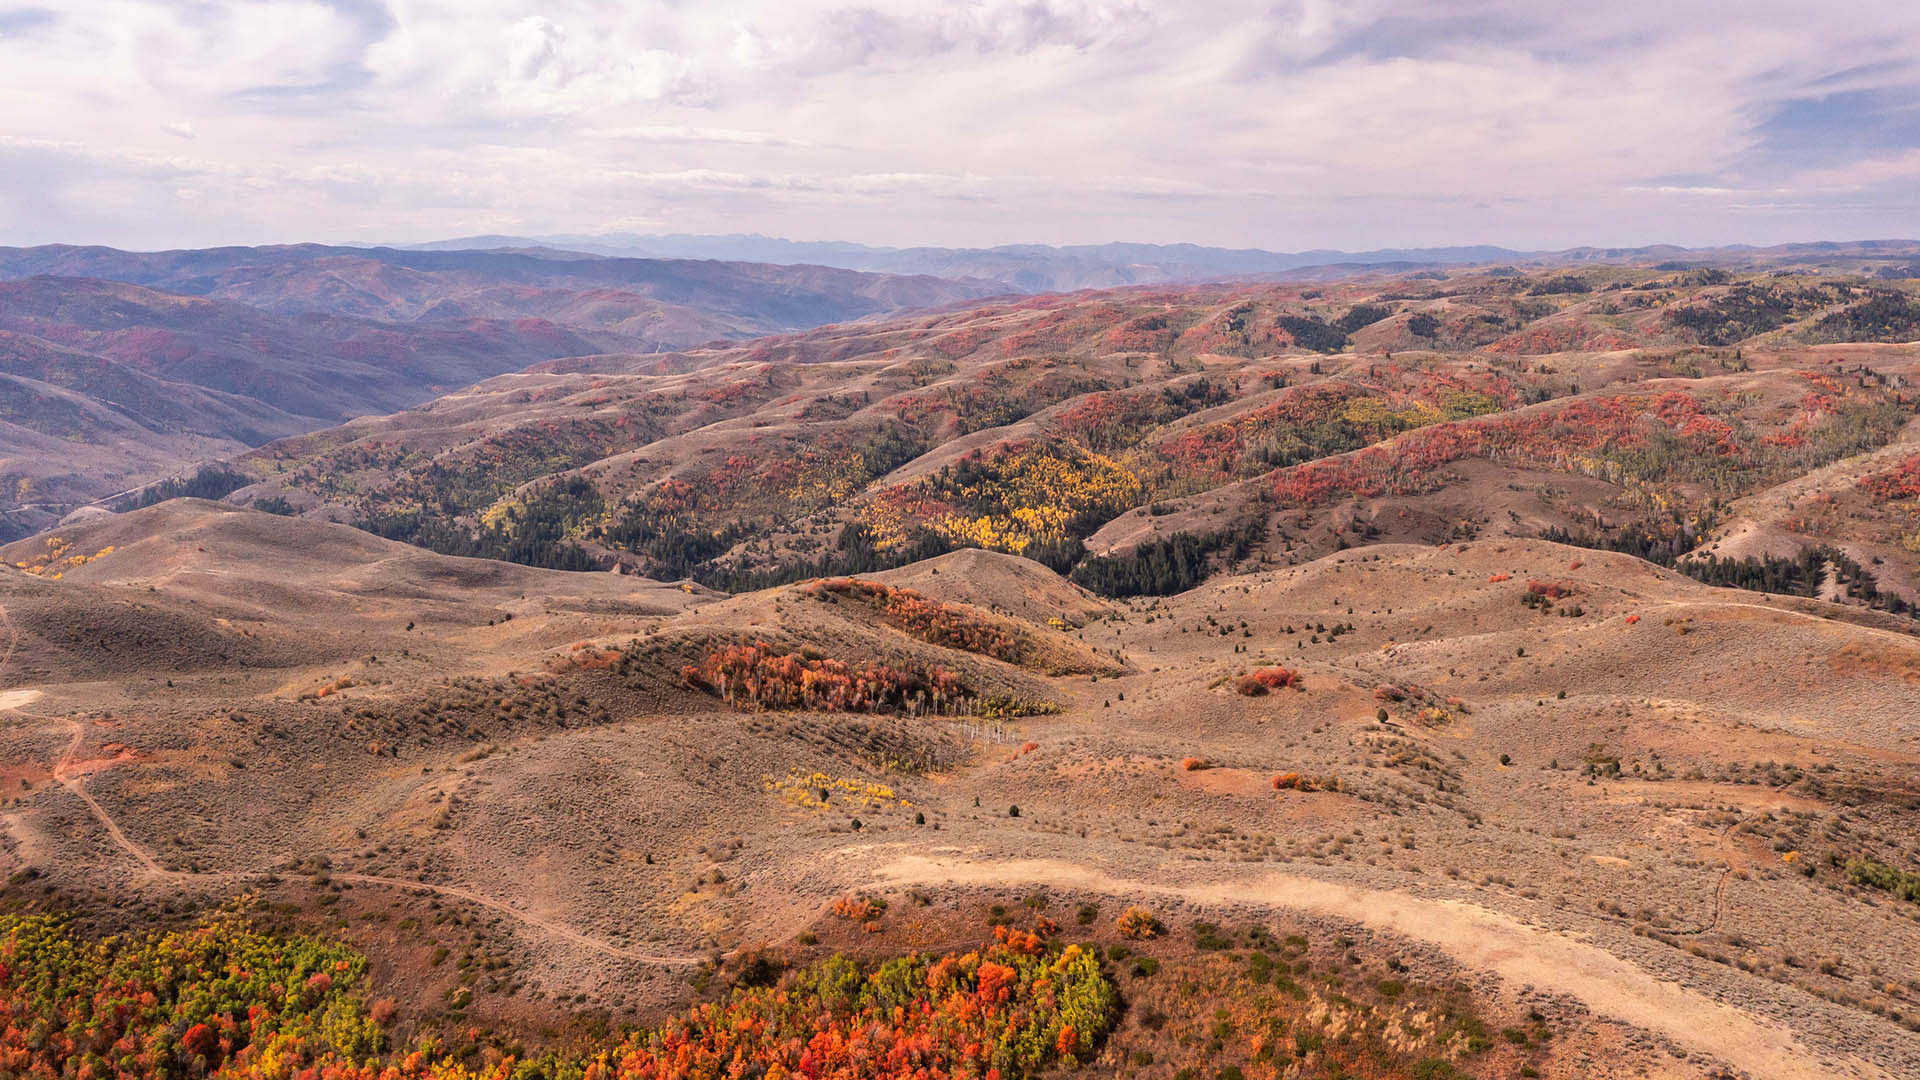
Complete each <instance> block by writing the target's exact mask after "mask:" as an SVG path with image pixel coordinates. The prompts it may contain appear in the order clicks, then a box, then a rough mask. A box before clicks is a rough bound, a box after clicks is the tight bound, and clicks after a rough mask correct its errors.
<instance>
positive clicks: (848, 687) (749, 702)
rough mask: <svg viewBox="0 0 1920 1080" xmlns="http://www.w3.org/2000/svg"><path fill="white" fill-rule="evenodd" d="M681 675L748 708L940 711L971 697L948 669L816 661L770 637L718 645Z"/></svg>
mask: <svg viewBox="0 0 1920 1080" xmlns="http://www.w3.org/2000/svg"><path fill="white" fill-rule="evenodd" d="M680 674H681V675H682V676H683V677H685V679H686V680H687V682H688V683H690V684H692V685H694V686H698V687H702V688H705V689H707V690H710V691H712V692H714V693H716V694H718V695H720V696H721V697H723V698H725V699H726V700H727V703H728V704H730V705H733V706H734V707H736V708H747V709H816V710H819V711H822V712H895V711H917V710H920V709H931V710H933V711H935V712H940V711H943V710H945V709H946V708H947V707H948V706H958V705H962V704H964V703H966V702H967V701H969V700H970V695H969V694H968V692H967V688H966V687H965V686H964V685H963V684H962V683H961V682H960V680H959V678H958V677H956V676H955V675H953V674H952V673H951V672H948V671H947V670H945V669H944V668H939V667H935V668H932V669H930V670H925V671H922V670H918V669H908V668H898V667H890V666H888V665H886V664H877V663H873V662H871V661H864V662H862V663H859V664H848V663H844V662H842V661H839V660H834V659H831V658H821V659H810V658H807V657H804V656H801V655H799V654H798V653H791V652H786V651H784V650H781V649H779V648H776V647H775V646H773V645H770V644H768V643H766V642H764V641H762V642H755V643H754V644H751V645H728V646H726V647H725V648H722V649H717V650H715V651H713V652H710V653H708V654H707V655H706V656H705V657H704V658H703V659H702V660H701V661H700V663H698V664H688V665H687V666H686V667H684V668H682V669H681V670H680Z"/></svg>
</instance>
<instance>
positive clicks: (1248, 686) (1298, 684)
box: [1233, 667, 1307, 697]
mask: <svg viewBox="0 0 1920 1080" xmlns="http://www.w3.org/2000/svg"><path fill="white" fill-rule="evenodd" d="M1233 688H1234V690H1235V691H1237V692H1239V693H1240V694H1243V695H1245V696H1247V697H1259V696H1260V695H1262V694H1265V693H1269V692H1271V691H1274V690H1283V689H1289V688H1290V689H1294V690H1305V689H1306V688H1307V684H1306V680H1305V679H1303V678H1301V676H1300V673H1299V672H1297V671H1295V670H1293V669H1292V668H1284V667H1264V668H1260V669H1259V670H1257V671H1251V672H1248V673H1247V674H1245V675H1242V676H1240V680H1239V681H1238V682H1236V683H1234V684H1233Z"/></svg>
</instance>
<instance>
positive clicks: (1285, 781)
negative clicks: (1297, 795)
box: [1273, 772, 1340, 791]
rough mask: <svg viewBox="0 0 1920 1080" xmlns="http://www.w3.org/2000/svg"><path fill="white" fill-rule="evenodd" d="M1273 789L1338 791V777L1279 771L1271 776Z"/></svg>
mask: <svg viewBox="0 0 1920 1080" xmlns="http://www.w3.org/2000/svg"><path fill="white" fill-rule="evenodd" d="M1273 790H1275V791H1339V790H1340V778H1339V777H1337V776H1302V775H1300V774H1299V773H1295V772H1286V773H1281V774H1280V775H1278V776H1276V777H1274V778H1273Z"/></svg>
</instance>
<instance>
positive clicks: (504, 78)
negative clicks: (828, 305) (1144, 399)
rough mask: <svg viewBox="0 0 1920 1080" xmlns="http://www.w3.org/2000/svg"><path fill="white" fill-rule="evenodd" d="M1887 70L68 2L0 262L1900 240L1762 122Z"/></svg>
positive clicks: (1266, 41) (939, 15) (1875, 14)
mask: <svg viewBox="0 0 1920 1080" xmlns="http://www.w3.org/2000/svg"><path fill="white" fill-rule="evenodd" d="M723 8H724V10H721V9H723ZM1915 57H1920V5H1895V4H1887V3H1882V2H1879V0H1832V2H1830V3H1829V4H1827V5H1826V6H1825V7H1824V8H1823V9H1822V12H1821V14H1820V16H1819V17H1817V18H1815V17H1812V16H1809V15H1808V14H1807V13H1806V10H1805V8H1804V5H1801V4H1799V3H1797V2H1793V3H1789V2H1787V0H1751V2H1750V3H1748V4H1747V5H1745V7H1744V8H1743V15H1742V17H1741V18H1739V19H1730V18H1727V17H1726V16H1725V14H1724V11H1723V10H1721V9H1720V7H1719V6H1718V5H1714V4H1708V3H1704V2H1691V3H1690V2H1687V0H1663V2H1659V3H1655V2H1653V0H1620V2H1618V3H1610V4H1606V5H1587V6H1585V7H1579V8H1575V7H1571V6H1568V5H1540V4H1538V3H1537V2H1535V0H1460V2H1456V3H1449V4H1444V5H1433V4H1430V3H1420V2H1417V0H1342V2H1335V0H1209V3H1207V4H1206V5H1204V6H1203V7H1201V6H1196V5H1193V4H1190V3H1179V2H1177V0H852V2H836V0H742V2H740V3H735V4H727V5H715V4H707V5H700V4H684V3H653V4H606V3H603V2H600V0H550V2H545V3H541V4H539V5H534V4H532V3H528V2H524V0H328V2H321V0H205V2H202V3H197V4H194V5H183V4H178V3H174V2H168V0H63V3H62V5H60V8H59V11H58V15H57V17H56V18H54V19H52V20H45V19H42V20H36V21H35V22H34V24H33V25H32V27H31V29H30V31H29V32H24V33H21V34H18V35H11V36H6V35H0V115H4V116H6V117H7V118H8V125H7V135H6V136H5V137H0V155H5V160H4V161H0V166H5V167H0V243H4V242H16V243H17V242H33V241H42V240H54V239H67V240H88V241H102V242H115V241H122V242H132V241H131V239H129V235H130V234H135V233H137V234H138V235H139V236H141V237H151V238H153V239H154V240H156V241H163V242H167V243H181V244H187V243H211V242H228V241H264V240H289V239H330V238H339V239H348V238H365V237H368V236H373V237H377V238H382V239H386V238H395V237H399V238H405V237H408V236H418V237H422V238H425V237H429V236H433V235H445V234H454V233H472V232H491V231H512V230H515V229H525V230H528V231H535V230H537V231H554V232H591V231H598V230H602V229H612V228H618V227H620V226H618V225H616V224H615V223H618V222H645V223H648V225H647V227H649V228H654V227H658V228H662V229H670V230H675V231H728V232H731V231H759V232H766V233H773V234H788V235H794V234H797V235H802V236H805V237H808V238H815V237H834V236H838V237H844V238H849V239H862V240H870V241H878V242H890V243H921V242H936V243H1000V242H1008V241H1017V240H1036V241H1063V242H1078V241H1095V240H1104V239H1155V240H1195V241H1201V242H1213V243H1226V244H1233V245H1236V246H1238V245H1258V246H1267V247H1281V248H1305V247H1319V246H1344V247H1368V246H1386V245H1392V246H1399V245H1405V244H1417V243H1438V242H1465V241H1481V240H1487V241H1498V242H1506V243H1513V244H1522V245H1527V246H1535V245H1540V246H1549V245H1558V244H1562V243H1566V244H1571V243H1578V242H1588V241H1591V242H1596V243H1608V244H1611V243H1626V242H1636V241H1647V240H1667V239H1670V240H1676V241H1681V242H1709V241H1721V240H1736V239H1749V240H1756V241H1766V240H1774V239H1782V238H1785V237H1784V236H1776V235H1766V236H1759V235H1751V234H1750V233H1749V231H1748V230H1751V229H1752V228H1753V227H1754V226H1753V214H1752V212H1751V211H1750V210H1745V209H1742V208H1743V207H1745V208H1750V207H1756V206H1761V205H1766V206H1769V207H1772V208H1775V209H1772V210H1770V215H1771V216H1769V217H1768V219H1767V220H1768V221H1769V222H1770V223H1771V224H1770V225H1769V227H1770V228H1776V229H1778V230H1783V231H1785V230H1791V229H1795V228H1799V229H1802V230H1803V231H1806V230H1828V229H1834V228H1847V229H1849V230H1858V231H1859V232H1858V234H1860V235H1865V234H1869V233H1875V232H1879V233H1898V232H1904V231H1911V230H1910V228H1902V227H1900V226H1901V220H1900V217H1899V215H1900V214H1901V213H1904V211H1902V210H1898V209H1895V210H1889V209H1886V208H1887V207H1889V206H1892V207H1896V208H1897V207H1899V206H1901V205H1902V204H1905V203H1911V202H1913V201H1914V199H1913V196H1914V195H1915V192H1916V187H1917V186H1920V165H1916V164H1915V161H1916V160H1920V158H1917V157H1916V154H1920V147H1916V146H1912V145H1905V144H1900V145H1892V144H1889V143H1888V138H1887V136H1886V135H1885V133H1884V132H1880V133H1878V134H1874V133H1870V132H1868V131H1867V130H1866V129H1865V128H1863V129H1862V134H1861V135H1860V138H1859V145H1858V146H1857V147H1849V146H1848V145H1847V144H1846V143H1845V141H1844V140H1840V141H1839V149H1838V150H1836V148H1835V146H1836V142H1835V139H1834V138H1832V137H1831V136H1829V137H1827V138H1826V139H1825V140H1824V141H1823V142H1821V143H1820V144H1819V145H1818V146H1817V147H1816V146H1814V145H1813V141H1812V136H1811V135H1808V134H1807V133H1806V132H1804V131H1800V130H1798V129H1793V130H1781V129H1780V128H1779V126H1778V125H1774V126H1769V125H1768V120H1769V118H1770V117H1773V116H1774V115H1775V114H1776V113H1777V112H1778V110H1779V109H1780V107H1781V106H1782V104H1783V103H1785V102H1788V101H1791V100H1796V99H1809V98H1816V97H1818V96H1819V95H1830V94H1844V93H1867V92H1874V93H1892V94H1895V95H1896V96H1897V95H1899V94H1905V95H1907V98H1906V100H1908V101H1920V70H1917V69H1916V66H1915ZM184 117H191V118H192V119H191V120H186V119H183V118H184ZM1838 119H1839V120H1846V119H1847V118H1846V117H1844V116H1842V117H1839V118H1838ZM1813 126H1814V127H1816V128H1817V127H1818V126H1819V125H1818V124H1817V123H1816V124H1814V125H1813ZM1908 127H1909V128H1910V127H1911V125H1908ZM1803 138H1804V139H1807V140H1809V141H1808V143H1807V145H1805V146H1801V145H1799V144H1797V143H1796V141H1795V140H1796V139H1803ZM184 139H191V140H192V150H193V155H192V156H191V157H190V158H189V157H184V156H181V155H180V154H179V151H180V150H183V149H185V148H186V147H185V145H184V144H183V142H182V140H184ZM1915 141H1920V140H1915ZM181 191H188V192H193V193H195V196H196V197H195V198H192V199H181V198H176V197H175V193H176V192H181ZM162 206H164V207H166V208H167V209H166V210H165V211H161V210H158V209H156V208H157V207H162ZM1796 207H1809V208H1811V209H1808V210H1807V211H1806V212H1805V213H1804V215H1802V218H1800V219H1796V218H1795V217H1794V215H1795V214H1796V213H1799V212H1800V211H1799V210H1796V209H1795V208H1796ZM1876 208H1878V209H1876ZM143 214H145V215H150V217H143V216H142V215H143ZM1876 214H1877V215H1878V216H1875V215H1876ZM1849 215H1851V216H1849ZM1796 221H1799V222H1800V223H1799V224H1796V223H1795V222H1796ZM1809 235H1812V233H1809Z"/></svg>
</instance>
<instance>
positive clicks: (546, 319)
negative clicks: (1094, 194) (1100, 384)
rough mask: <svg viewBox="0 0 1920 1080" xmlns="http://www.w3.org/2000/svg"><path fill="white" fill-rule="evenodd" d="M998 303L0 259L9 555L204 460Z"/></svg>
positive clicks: (362, 254)
mask: <svg viewBox="0 0 1920 1080" xmlns="http://www.w3.org/2000/svg"><path fill="white" fill-rule="evenodd" d="M983 291H985V290H984V288H983V287H981V286H978V285H966V284H956V283H950V282H944V281H937V280H934V279H931V278H898V277H889V276H885V275H875V274H860V273H854V272H850V271H845V270H830V269H826V268H822V267H772V266H756V265H749V264H737V263H726V264H723V263H710V262H689V261H659V260H635V259H605V258H597V257H590V256H565V257H553V258H539V257H531V256H521V255H512V254H473V253H431V252H412V253H408V252H397V251H391V250H371V251H369V250H363V249H350V248H327V247H320V246H314V245H303V246H294V247H282V248H223V249H214V250H208V251H177V252H154V253H135V252H123V251H115V250H113V249H109V248H73V247H48V248H25V249H21V248H10V249H0V373H4V374H5V375H8V376H14V378H9V379H8V380H7V382H6V385H5V387H4V399H5V404H4V405H3V406H0V407H3V408H4V409H5V412H4V415H0V422H4V423H6V424H7V425H8V426H7V427H5V428H4V429H0V492H4V495H0V523H3V524H0V536H18V535H21V534H23V533H25V532H29V531H32V530H34V529H37V528H41V527H44V526H45V525H47V524H49V523H51V522H52V521H54V520H57V519H58V518H59V516H60V515H61V514H62V513H64V512H65V511H66V510H68V509H71V508H72V507H74V506H76V505H79V504H82V503H86V502H89V501H92V500H97V499H101V498H103V497H105V496H109V495H112V494H114V493H117V492H120V491H123V490H125V489H127V488H131V487H134V486H135V485H137V484H140V483H141V482H143V481H149V480H153V479H155V478H156V477H159V476H165V475H167V474H169V473H178V472H182V471H190V469H191V466H192V465H194V464H195V463H197V462H203V461H209V460H214V459H218V458H223V457H229V456H232V455H234V454H236V453H238V452H240V451H241V450H243V449H245V448H246V447H249V446H256V445H259V444H260V443H262V442H265V441H268V440H269V439H273V438H278V437H281V436H285V435H289V434H293V433H296V432H300V431H306V430H312V429H314V428H319V427H324V426H327V425H330V424H337V423H339V422H341V421H343V420H346V419H349V418H351V417H355V416H362V415H367V414H378V413H387V412H392V411H394V410H396V409H403V408H406V407H408V406H411V405H415V404H418V403H419V402H421V401H423V400H426V399H428V398H431V397H433V396H435V395H437V394H441V393H445V392H447V391H449V390H453V389H457V388H459V387H461V386H465V385H467V384H469V383H472V382H475V381H478V380H480V379H484V378H487V377H489V376H493V375H498V374H500V373H502V372H506V371H514V370H518V369H520V368H523V367H525V366H527V365H528V364H532V363H535V362H538V361H543V360H549V359H553V358H556V357H563V356H575V355H583V354H587V355H590V354H600V353H607V352H622V353H630V352H636V351H638V352H648V351H654V350H658V349H661V348H681V347H685V346H688V345H692V344H696V343H699V342H709V341H713V340H716V339H723V338H730V337H748V336H753V335H757V334H765V333H770V332H774V331H780V330H792V329H798V328H803V327H811V326H816V325H818V324H820V323H823V322H829V321H835V320H841V319H857V318H862V317H865V316H869V315H874V314H881V313H888V312H893V311H897V310H899V309H901V308H905V307H915V306H926V305H937V304H944V303H948V302H952V301H954V300H958V299H964V298H969V297H975V296H979V295H982V293H983ZM23 379H24V380H31V381H22V380H23ZM54 446H63V447H64V451H63V452H53V451H52V448H53V447H54ZM221 490H224V489H221ZM211 493H214V494H218V493H220V491H218V490H216V491H212V492H211Z"/></svg>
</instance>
